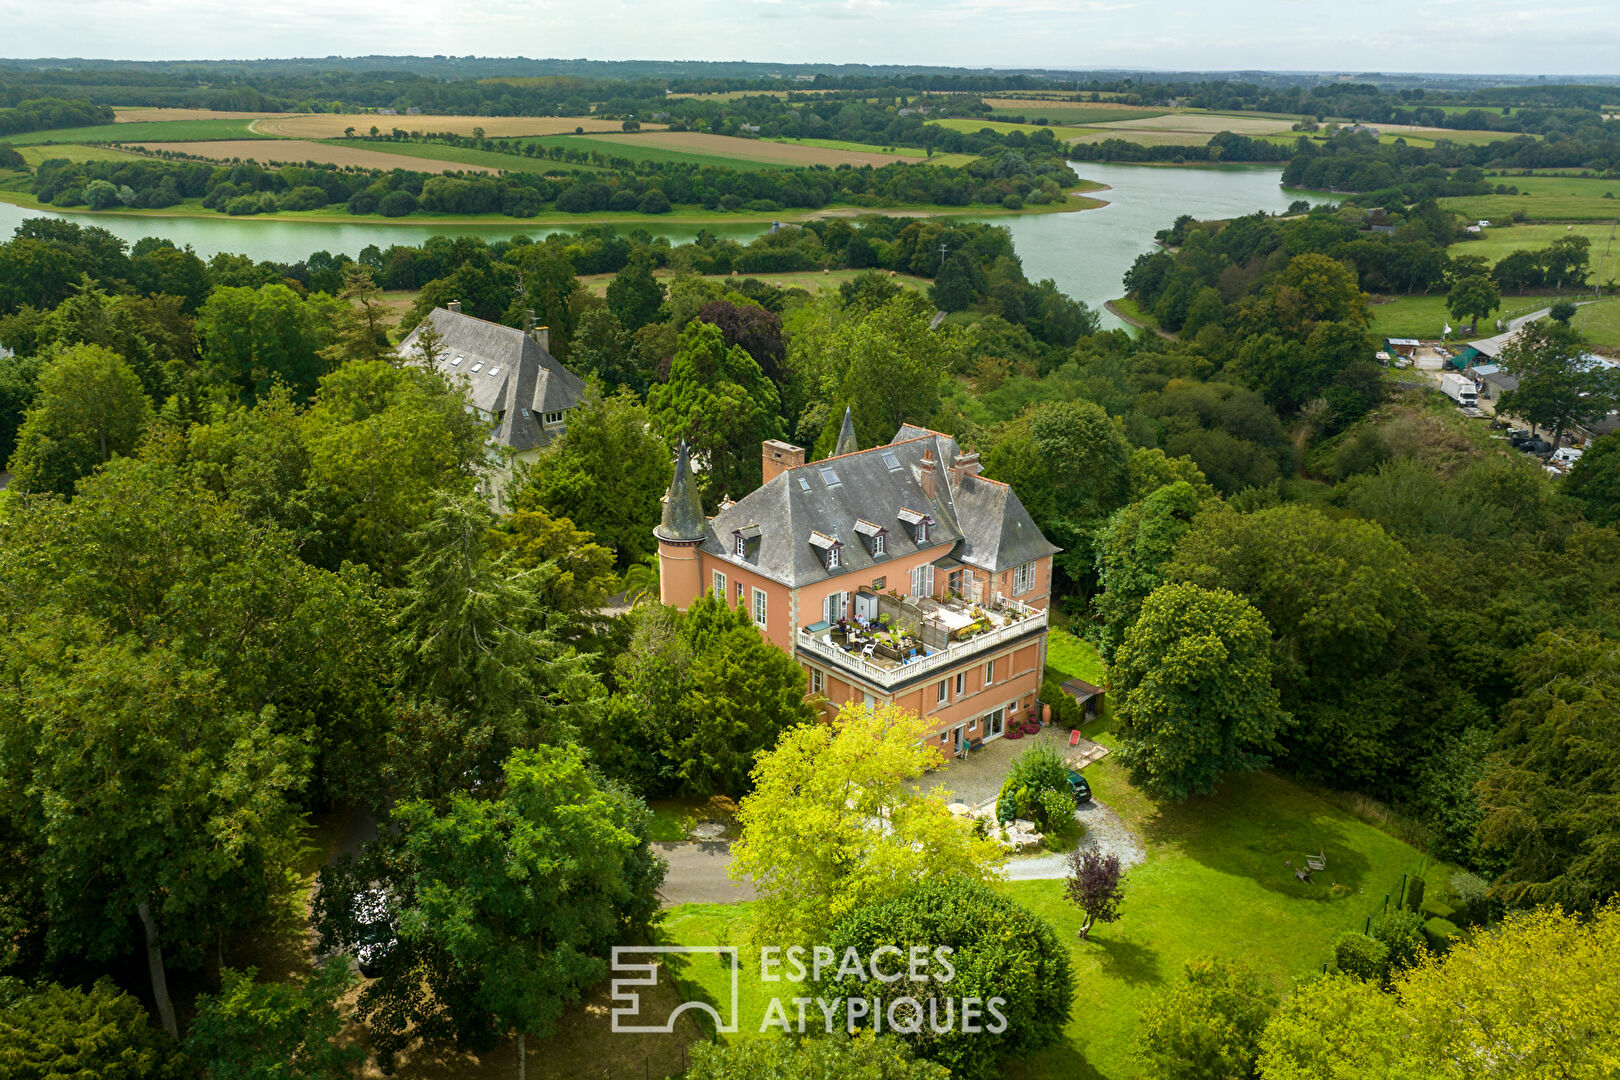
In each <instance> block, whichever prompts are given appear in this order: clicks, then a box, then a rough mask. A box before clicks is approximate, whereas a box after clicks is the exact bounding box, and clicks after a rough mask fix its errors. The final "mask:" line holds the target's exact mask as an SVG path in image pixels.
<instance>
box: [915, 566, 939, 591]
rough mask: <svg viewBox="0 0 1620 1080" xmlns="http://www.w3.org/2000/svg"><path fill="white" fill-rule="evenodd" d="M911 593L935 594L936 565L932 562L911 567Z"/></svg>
mask: <svg viewBox="0 0 1620 1080" xmlns="http://www.w3.org/2000/svg"><path fill="white" fill-rule="evenodd" d="M911 595H912V596H933V595H934V567H933V564H932V563H930V564H928V565H926V566H914V567H912V568H911Z"/></svg>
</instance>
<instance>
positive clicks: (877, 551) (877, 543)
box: [872, 533, 884, 555]
mask: <svg viewBox="0 0 1620 1080" xmlns="http://www.w3.org/2000/svg"><path fill="white" fill-rule="evenodd" d="M883 540H884V536H883V534H882V533H873V534H872V554H873V555H881V554H883Z"/></svg>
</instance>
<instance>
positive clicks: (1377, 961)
mask: <svg viewBox="0 0 1620 1080" xmlns="http://www.w3.org/2000/svg"><path fill="white" fill-rule="evenodd" d="M1333 966H1334V968H1336V969H1337V970H1339V971H1342V972H1344V973H1345V974H1346V975H1354V976H1355V977H1356V978H1358V979H1366V980H1367V981H1368V982H1378V983H1381V982H1383V981H1384V976H1386V975H1388V974H1389V946H1387V945H1385V944H1384V943H1383V942H1382V941H1378V940H1376V939H1374V938H1370V937H1368V936H1367V935H1366V934H1363V933H1359V932H1357V931H1355V930H1348V931H1346V932H1344V933H1342V934H1340V935H1339V936H1338V937H1337V938H1336V939H1334V942H1333Z"/></svg>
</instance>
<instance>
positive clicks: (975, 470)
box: [951, 452, 979, 484]
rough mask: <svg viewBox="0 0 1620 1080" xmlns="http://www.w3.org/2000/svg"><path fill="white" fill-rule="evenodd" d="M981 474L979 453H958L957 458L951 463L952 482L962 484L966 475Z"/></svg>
mask: <svg viewBox="0 0 1620 1080" xmlns="http://www.w3.org/2000/svg"><path fill="white" fill-rule="evenodd" d="M978 475H979V455H978V454H976V453H971V452H970V453H966V454H957V455H956V460H955V461H954V462H952V463H951V483H953V484H961V483H962V480H963V478H964V477H968V476H978Z"/></svg>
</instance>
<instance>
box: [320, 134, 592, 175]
mask: <svg viewBox="0 0 1620 1080" xmlns="http://www.w3.org/2000/svg"><path fill="white" fill-rule="evenodd" d="M320 141H321V143H322V144H324V145H326V146H341V147H344V148H349V149H352V148H356V147H359V148H361V149H365V150H376V151H377V152H378V153H383V154H398V155H399V156H400V157H401V158H426V159H427V160H429V161H454V162H459V163H460V164H463V165H483V166H485V167H487V168H491V169H504V170H506V171H507V172H517V173H538V174H540V175H545V174H546V173H568V172H579V171H580V170H581V169H582V168H584V166H580V165H569V164H567V163H566V162H561V161H551V160H549V159H547V158H531V157H524V156H523V155H521V154H503V153H500V152H498V151H495V150H474V149H472V148H471V147H466V146H445V145H444V144H443V143H429V142H421V143H416V142H412V143H393V142H382V141H380V140H379V141H369V142H364V143H357V142H356V141H355V140H353V139H322V140H320ZM400 168H402V169H409V168H411V165H410V163H409V162H408V161H401V162H400Z"/></svg>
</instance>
